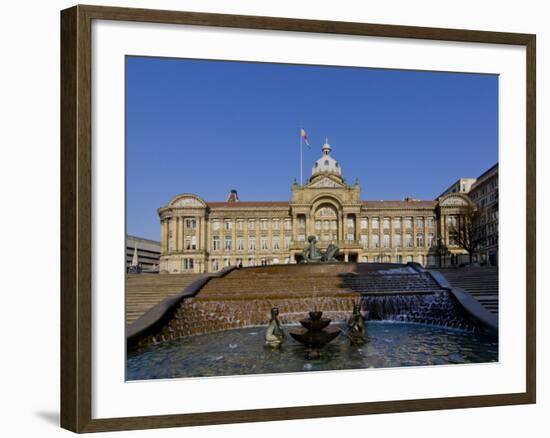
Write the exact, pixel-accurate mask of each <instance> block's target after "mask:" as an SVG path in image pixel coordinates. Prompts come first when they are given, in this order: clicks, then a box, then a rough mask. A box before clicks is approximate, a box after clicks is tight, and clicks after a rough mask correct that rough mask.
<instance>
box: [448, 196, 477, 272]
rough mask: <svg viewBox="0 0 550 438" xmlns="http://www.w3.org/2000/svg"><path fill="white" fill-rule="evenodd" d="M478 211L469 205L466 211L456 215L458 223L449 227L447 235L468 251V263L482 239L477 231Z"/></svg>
mask: <svg viewBox="0 0 550 438" xmlns="http://www.w3.org/2000/svg"><path fill="white" fill-rule="evenodd" d="M479 218H480V212H479V210H477V209H476V208H475V207H470V208H469V209H468V211H467V212H466V213H465V214H464V215H461V216H459V217H458V223H457V224H455V225H451V226H450V227H449V236H451V235H452V236H453V238H454V243H456V244H457V245H458V246H459V247H461V248H462V249H464V250H465V251H467V252H468V256H469V259H470V264H472V258H473V255H474V252H475V250H476V249H477V247H478V245H479V243H480V242H481V240H482V237H481V235H480V233H478V231H477V226H478V223H479Z"/></svg>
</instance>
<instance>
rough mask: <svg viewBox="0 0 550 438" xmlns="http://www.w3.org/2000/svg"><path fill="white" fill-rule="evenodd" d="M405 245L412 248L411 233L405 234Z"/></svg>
mask: <svg viewBox="0 0 550 438" xmlns="http://www.w3.org/2000/svg"><path fill="white" fill-rule="evenodd" d="M405 246H406V247H407V248H412V246H413V236H412V234H405Z"/></svg>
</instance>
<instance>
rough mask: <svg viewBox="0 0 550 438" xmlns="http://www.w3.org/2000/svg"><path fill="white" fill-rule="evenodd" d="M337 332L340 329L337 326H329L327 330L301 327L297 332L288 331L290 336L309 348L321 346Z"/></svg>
mask: <svg viewBox="0 0 550 438" xmlns="http://www.w3.org/2000/svg"><path fill="white" fill-rule="evenodd" d="M339 334H340V329H339V328H337V327H329V328H328V329H327V330H322V331H311V330H303V329H302V331H299V332H290V336H292V337H293V338H294V339H295V340H297V341H298V342H299V343H301V344H303V345H305V346H306V347H309V348H323V347H324V346H325V345H327V344H328V343H329V342H330V341H332V340H333V339H334V338H336V337H337V336H338V335H339Z"/></svg>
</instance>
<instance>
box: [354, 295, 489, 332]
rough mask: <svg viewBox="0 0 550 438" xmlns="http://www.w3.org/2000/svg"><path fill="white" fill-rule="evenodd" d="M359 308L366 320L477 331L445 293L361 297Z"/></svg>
mask: <svg viewBox="0 0 550 438" xmlns="http://www.w3.org/2000/svg"><path fill="white" fill-rule="evenodd" d="M361 309H362V311H363V312H364V313H366V319H367V320H379V321H380V320H385V321H402V322H417V323H423V324H433V325H438V326H441V327H449V328H457V329H463V330H469V331H478V330H479V325H478V324H477V323H476V322H475V321H473V320H472V319H471V318H470V317H469V316H468V315H466V314H465V313H464V311H463V310H462V309H461V308H460V307H459V306H458V305H457V303H456V302H455V301H454V299H453V298H452V297H451V296H450V295H449V293H448V292H446V291H440V292H435V293H429V294H392V295H364V296H363V297H362V298H361Z"/></svg>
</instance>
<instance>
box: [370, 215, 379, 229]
mask: <svg viewBox="0 0 550 438" xmlns="http://www.w3.org/2000/svg"><path fill="white" fill-rule="evenodd" d="M371 225H372V228H378V227H379V225H380V223H379V221H378V218H377V217H373V218H372V220H371Z"/></svg>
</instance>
